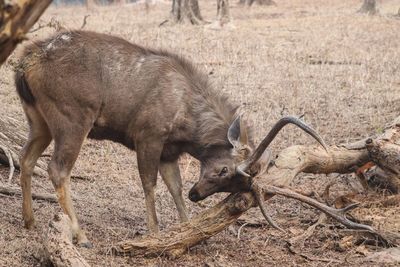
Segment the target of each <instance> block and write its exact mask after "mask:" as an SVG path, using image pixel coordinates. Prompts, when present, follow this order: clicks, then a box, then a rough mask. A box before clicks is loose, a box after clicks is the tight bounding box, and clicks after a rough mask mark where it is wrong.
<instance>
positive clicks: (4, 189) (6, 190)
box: [0, 185, 57, 203]
mask: <svg viewBox="0 0 400 267" xmlns="http://www.w3.org/2000/svg"><path fill="white" fill-rule="evenodd" d="M0 194H3V195H7V196H22V192H21V189H20V188H15V187H10V186H4V185H0ZM32 198H33V199H36V200H45V201H48V202H51V203H57V197H56V196H55V195H52V194H46V193H32Z"/></svg>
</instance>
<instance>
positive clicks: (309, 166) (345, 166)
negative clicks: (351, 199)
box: [114, 117, 400, 257]
mask: <svg viewBox="0 0 400 267" xmlns="http://www.w3.org/2000/svg"><path fill="white" fill-rule="evenodd" d="M399 143H400V117H399V118H398V119H397V120H396V121H395V123H393V124H391V125H390V127H389V128H387V129H386V131H385V133H384V134H383V135H382V136H379V137H377V138H374V140H373V142H368V144H369V147H368V144H367V145H366V144H365V141H364V142H361V143H360V142H357V144H350V145H346V146H329V147H328V149H327V151H328V152H327V151H326V150H325V149H324V148H322V147H320V146H292V147H289V148H287V149H285V150H283V151H281V152H280V153H279V154H278V156H277V158H276V159H275V161H274V163H273V164H272V166H271V167H270V168H269V169H268V172H267V173H265V174H262V176H260V177H255V178H254V182H255V185H256V186H258V187H259V189H260V190H261V192H262V196H263V197H264V200H267V199H269V198H271V197H272V196H274V195H276V194H278V195H282V196H285V197H289V198H293V199H297V200H299V201H301V202H304V203H307V204H309V205H311V206H313V207H315V208H317V209H319V210H321V211H323V212H324V213H326V214H327V215H329V216H331V217H332V218H334V219H336V220H338V221H339V222H340V223H342V224H343V225H345V226H346V227H349V228H352V229H361V231H364V232H368V233H370V234H373V235H374V236H375V237H378V239H380V241H383V243H384V244H386V245H396V246H397V245H400V237H399V235H398V234H393V233H384V234H381V233H380V232H378V231H377V230H376V229H373V228H372V227H371V226H368V225H363V224H359V223H356V222H353V221H351V220H349V219H348V218H347V217H346V212H348V211H349V210H351V209H354V208H356V206H357V205H351V206H348V207H346V208H344V209H335V208H332V207H329V206H326V205H325V204H322V203H320V202H318V201H316V200H315V199H312V198H310V197H306V196H304V195H301V194H298V193H296V192H293V191H292V190H289V189H287V188H282V187H285V186H288V185H289V184H290V183H291V182H292V181H293V179H294V178H295V177H296V176H297V174H299V173H300V172H306V173H314V174H317V173H324V174H327V173H352V172H354V171H356V170H357V169H358V168H359V167H361V166H363V165H365V164H366V163H368V162H370V161H371V160H372V159H373V160H374V163H376V164H377V165H379V166H386V167H385V168H387V169H389V170H390V171H392V172H396V171H397V170H398V166H400V165H396V166H397V167H396V166H395V167H393V166H390V165H391V164H392V162H397V161H396V160H398V158H399V157H398V155H400V145H398V144H399ZM382 144H383V145H385V146H386V147H389V148H390V149H389V150H390V153H389V154H388V153H386V152H387V150H386V149H385V148H383V145H382ZM376 146H379V147H380V148H382V149H378V148H376ZM374 147H375V149H373V148H374ZM377 151H378V152H377ZM374 153H375V154H374ZM374 155H375V156H374ZM384 155H389V156H384ZM388 157H389V158H388ZM390 157H394V158H390ZM378 159H381V160H378ZM375 160H376V161H375ZM381 161H383V162H381ZM255 206H257V200H256V198H255V197H254V195H253V194H252V193H238V194H232V195H230V196H228V197H227V198H226V199H224V200H223V201H221V202H220V203H219V204H217V205H216V206H215V207H213V208H211V209H208V210H206V211H204V212H203V213H201V214H199V215H197V216H195V217H194V218H192V219H191V220H190V221H189V222H187V223H182V224H180V225H177V226H175V227H172V228H169V229H168V230H166V231H163V232H161V233H160V234H159V235H158V236H145V237H143V238H141V239H139V240H129V241H123V242H120V243H119V244H118V245H117V246H116V247H115V248H114V249H115V251H116V252H117V253H123V254H125V253H126V254H131V255H146V256H151V255H152V256H159V255H169V256H173V257H175V256H178V255H180V254H182V253H184V252H185V251H187V250H188V249H189V248H190V247H192V246H193V245H195V244H198V243H200V242H201V241H203V240H205V239H208V238H210V237H211V236H213V235H215V234H217V233H218V232H220V231H222V230H223V229H225V228H226V227H228V226H229V225H230V224H232V223H233V222H235V221H236V220H237V218H239V217H240V215H241V214H243V213H244V212H245V211H247V210H248V209H250V208H252V207H255Z"/></svg>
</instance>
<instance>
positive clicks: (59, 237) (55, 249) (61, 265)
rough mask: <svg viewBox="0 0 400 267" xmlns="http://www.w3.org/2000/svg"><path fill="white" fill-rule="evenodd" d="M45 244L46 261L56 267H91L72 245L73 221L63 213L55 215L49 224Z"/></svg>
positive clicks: (44, 239) (44, 238)
mask: <svg viewBox="0 0 400 267" xmlns="http://www.w3.org/2000/svg"><path fill="white" fill-rule="evenodd" d="M43 243H44V249H45V257H46V260H49V261H50V262H51V263H52V265H53V266H55V267H88V266H90V265H89V264H88V263H87V262H86V260H85V259H84V258H83V257H82V256H81V254H80V253H79V251H78V250H77V248H76V247H75V246H74V245H73V244H72V232H71V221H70V219H69V218H68V216H67V215H65V214H63V213H59V214H57V215H55V216H54V219H53V221H51V222H50V223H49V228H48V229H47V232H46V233H45V234H44V237H43Z"/></svg>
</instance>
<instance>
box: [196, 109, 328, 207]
mask: <svg viewBox="0 0 400 267" xmlns="http://www.w3.org/2000/svg"><path fill="white" fill-rule="evenodd" d="M289 123H291V124H294V125H296V126H298V127H299V128H300V129H302V130H303V131H305V132H306V133H308V134H309V135H311V136H312V137H313V138H314V139H316V140H317V141H318V142H319V143H320V144H321V145H322V146H323V147H324V148H325V149H326V145H325V143H324V141H323V140H322V138H321V137H320V136H319V135H318V134H317V133H316V132H315V131H314V130H313V129H312V128H311V127H310V126H308V125H307V124H305V123H304V122H303V121H302V120H300V119H299V118H296V117H293V116H287V117H284V118H282V119H280V120H279V121H278V122H277V123H276V124H275V125H274V126H273V127H272V129H271V131H270V132H269V133H268V134H267V136H266V137H265V138H264V139H263V140H262V142H261V143H260V144H259V145H258V146H257V148H256V149H254V150H253V149H252V148H251V145H250V144H249V138H248V132H247V128H246V127H244V124H243V123H241V118H240V116H239V117H237V118H236V119H235V120H234V121H233V123H232V124H231V125H230V127H229V130H228V133H227V137H228V140H229V143H230V146H229V148H226V147H221V146H217V147H211V148H209V149H208V150H207V151H206V152H205V155H204V157H203V158H204V160H202V161H201V173H200V179H199V181H198V182H197V183H196V184H195V185H194V186H193V187H192V189H191V190H190V192H189V199H190V200H191V201H194V202H197V201H200V200H203V199H205V198H206V197H208V196H210V195H212V194H214V193H216V192H231V193H235V192H245V191H253V192H254V193H255V194H256V195H259V194H257V192H256V191H257V189H256V188H255V187H254V186H253V182H252V178H253V177H254V176H256V175H260V174H261V173H262V172H264V171H266V170H267V169H268V165H269V164H270V158H271V152H270V151H269V150H268V149H267V148H268V146H269V144H270V143H271V142H272V141H273V140H274V138H275V137H276V135H277V134H278V133H279V131H280V130H281V129H282V128H283V127H284V126H285V125H287V124H289ZM260 205H262V203H261V202H260Z"/></svg>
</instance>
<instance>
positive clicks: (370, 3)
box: [358, 0, 378, 15]
mask: <svg viewBox="0 0 400 267" xmlns="http://www.w3.org/2000/svg"><path fill="white" fill-rule="evenodd" d="M377 12H378V10H377V9H376V0H364V2H363V4H362V6H361V8H360V9H359V10H358V13H363V14H368V15H375V14H376V13H377Z"/></svg>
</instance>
